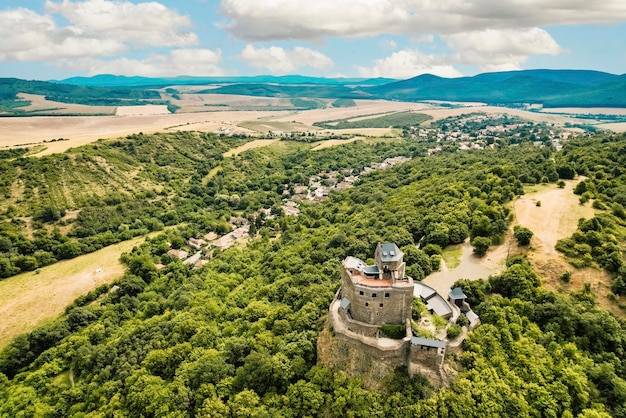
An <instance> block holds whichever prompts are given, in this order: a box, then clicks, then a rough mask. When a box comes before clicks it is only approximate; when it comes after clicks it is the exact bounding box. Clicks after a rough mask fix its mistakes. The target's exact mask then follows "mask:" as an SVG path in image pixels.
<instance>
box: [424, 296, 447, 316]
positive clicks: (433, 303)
mask: <svg viewBox="0 0 626 418" xmlns="http://www.w3.org/2000/svg"><path fill="white" fill-rule="evenodd" d="M426 307H427V308H428V310H432V311H433V312H434V313H436V314H437V315H439V316H443V317H445V316H448V315H450V314H452V308H451V307H450V305H449V304H448V302H446V300H445V299H444V298H442V297H441V296H440V295H439V294H436V295H435V296H433V297H432V298H430V299H428V300H427V301H426Z"/></svg>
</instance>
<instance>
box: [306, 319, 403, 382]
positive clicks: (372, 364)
mask: <svg viewBox="0 0 626 418" xmlns="http://www.w3.org/2000/svg"><path fill="white" fill-rule="evenodd" d="M409 344H410V342H408V341H399V345H398V346H397V347H393V348H390V349H386V350H384V349H380V348H377V347H373V346H371V345H368V344H366V343H364V342H362V341H360V340H358V339H354V338H351V337H350V336H348V335H345V334H342V333H339V332H332V331H331V329H330V327H328V326H326V327H325V328H324V330H322V332H321V334H320V337H319V339H318V343H317V354H318V364H320V365H323V366H326V367H329V368H332V369H338V370H342V371H344V372H346V373H347V374H348V375H350V376H354V377H359V378H361V379H362V380H363V383H364V384H365V386H366V387H367V388H369V389H374V390H376V389H379V388H380V384H381V382H382V381H383V380H384V379H385V377H387V376H388V375H390V374H391V373H393V372H394V370H395V369H396V368H398V367H401V366H406V365H407V355H408V352H409V347H408V345H409Z"/></svg>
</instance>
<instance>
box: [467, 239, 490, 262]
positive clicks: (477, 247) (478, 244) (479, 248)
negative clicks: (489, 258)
mask: <svg viewBox="0 0 626 418" xmlns="http://www.w3.org/2000/svg"><path fill="white" fill-rule="evenodd" d="M471 244H472V247H474V254H475V255H476V256H477V257H482V256H484V255H485V254H486V253H487V250H488V249H489V245H491V240H490V239H489V238H487V237H476V238H474V239H473V240H472V243H471Z"/></svg>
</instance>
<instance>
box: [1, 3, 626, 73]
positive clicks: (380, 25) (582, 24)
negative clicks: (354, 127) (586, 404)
mask: <svg viewBox="0 0 626 418" xmlns="http://www.w3.org/2000/svg"><path fill="white" fill-rule="evenodd" d="M625 40H626V1H625V0H602V1H589V0H187V1H184V0H154V1H149V0H2V2H0V77H18V78H25V79H38V80H60V79H64V78H68V77H73V76H92V75H96V74H116V75H126V76H146V77H169V76H179V75H189V76H246V75H269V74H272V75H286V74H302V75H309V76H321V77H363V78H372V77H390V78H398V79H406V78H410V77H414V76H417V75H420V74H435V75H438V76H442V77H461V76H471V75H475V74H478V73H482V72H491V71H508V70H519V69H534V68H555V69H556V68H558V69H589V70H599V71H606V72H610V73H613V74H624V73H626V41H625Z"/></svg>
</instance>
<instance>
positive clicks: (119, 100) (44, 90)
mask: <svg viewBox="0 0 626 418" xmlns="http://www.w3.org/2000/svg"><path fill="white" fill-rule="evenodd" d="M18 93H29V94H38V95H42V96H45V98H46V99H47V100H50V101H55V102H62V103H76V104H85V105H91V106H102V105H104V106H117V105H137V104H146V103H160V104H163V101H161V100H160V95H159V94H158V93H157V92H155V91H149V90H143V89H137V88H128V87H82V86H74V85H69V84H57V83H49V82H46V81H32V80H29V81H27V80H20V79H17V78H0V116H1V115H2V114H3V113H4V114H9V115H17V116H28V115H29V112H27V111H24V110H22V109H20V108H22V107H25V106H27V105H28V104H29V102H28V101H27V100H22V99H19V98H18V97H17V94H18Z"/></svg>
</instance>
